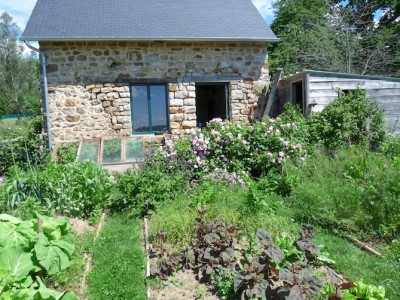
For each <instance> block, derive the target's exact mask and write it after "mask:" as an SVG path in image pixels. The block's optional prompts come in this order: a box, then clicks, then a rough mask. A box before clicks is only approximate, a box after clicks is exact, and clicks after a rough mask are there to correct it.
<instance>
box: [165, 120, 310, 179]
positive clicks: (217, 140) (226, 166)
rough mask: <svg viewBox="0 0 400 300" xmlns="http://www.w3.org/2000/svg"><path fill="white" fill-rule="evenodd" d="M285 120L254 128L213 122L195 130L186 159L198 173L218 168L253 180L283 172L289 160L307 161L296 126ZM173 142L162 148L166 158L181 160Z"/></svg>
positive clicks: (218, 121) (258, 124)
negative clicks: (245, 174)
mask: <svg viewBox="0 0 400 300" xmlns="http://www.w3.org/2000/svg"><path fill="white" fill-rule="evenodd" d="M282 120H283V119H280V118H277V119H265V120H264V121H262V122H255V123H254V124H252V125H249V124H246V123H245V122H229V121H222V120H221V119H214V120H211V121H210V123H208V125H207V127H206V128H204V129H202V130H198V131H196V130H192V131H191V132H190V137H187V138H186V139H187V140H186V145H189V149H188V152H186V154H185V160H186V161H187V163H189V165H190V166H191V169H192V170H193V172H195V173H197V174H207V173H210V172H213V171H214V170H216V169H219V170H224V171H225V170H226V172H229V173H232V174H233V173H235V174H236V176H237V175H238V174H240V173H241V172H246V173H249V174H250V175H251V176H253V177H261V176H264V175H266V174H267V173H268V172H269V171H270V170H271V169H280V166H281V165H282V164H283V163H284V162H286V161H288V160H292V161H298V160H304V159H305V155H306V153H305V150H304V149H303V146H302V144H301V143H300V142H299V139H298V135H297V134H296V131H297V129H298V128H297V125H296V124H294V123H285V122H283V121H282ZM176 148H177V147H176V146H175V144H174V143H173V142H172V141H171V142H169V143H168V144H167V145H166V146H165V147H164V148H163V149H162V155H163V157H167V158H169V159H170V158H171V157H179V155H180V154H181V152H179V151H177V150H176Z"/></svg>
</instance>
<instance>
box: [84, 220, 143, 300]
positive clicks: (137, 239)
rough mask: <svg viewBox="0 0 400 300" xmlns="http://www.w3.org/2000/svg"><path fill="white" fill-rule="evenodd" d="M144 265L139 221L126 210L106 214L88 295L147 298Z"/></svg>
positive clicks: (113, 297)
mask: <svg viewBox="0 0 400 300" xmlns="http://www.w3.org/2000/svg"><path fill="white" fill-rule="evenodd" d="M144 268H145V258H144V251H143V247H142V241H141V228H140V221H139V220H138V219H132V218H130V217H129V216H127V215H124V214H115V215H112V216H109V217H107V219H106V225H105V227H104V228H103V230H102V232H101V234H100V236H99V237H98V239H97V240H96V245H95V249H94V255H93V269H92V271H91V273H90V274H89V277H88V285H89V291H88V293H87V294H88V298H89V299H91V300H97V299H102V300H104V299H110V300H111V299H113V300H120V299H130V300H142V299H143V300H145V299H147V298H146V287H145V271H144Z"/></svg>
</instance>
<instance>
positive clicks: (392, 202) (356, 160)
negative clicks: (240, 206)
mask: <svg viewBox="0 0 400 300" xmlns="http://www.w3.org/2000/svg"><path fill="white" fill-rule="evenodd" d="M399 162H400V161H399V159H398V158H390V157H387V156H386V155H385V154H383V153H377V152H371V151H369V150H368V149H366V148H365V147H362V146H358V147H350V148H346V149H342V150H340V151H338V152H336V153H335V154H334V156H332V155H331V154H326V153H325V152H324V151H320V152H316V153H315V154H314V156H313V157H310V158H309V160H308V161H307V163H306V164H305V165H303V166H302V167H301V168H298V169H295V170H293V171H292V173H291V175H290V176H293V177H296V181H297V182H298V183H299V184H297V185H296V186H295V187H292V193H291V195H290V197H289V199H290V200H289V203H290V207H291V208H292V209H293V211H294V217H295V219H297V220H299V221H306V222H311V223H314V224H320V225H321V226H324V227H328V228H331V229H333V228H335V229H342V230H345V231H352V232H358V233H362V235H364V236H366V237H379V238H381V239H386V240H389V241H390V240H392V239H394V238H396V237H398V236H399V235H400V225H399V222H398V220H399V218H400V184H399V182H400V163H399Z"/></svg>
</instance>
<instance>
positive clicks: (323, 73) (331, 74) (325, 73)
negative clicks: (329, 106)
mask: <svg viewBox="0 0 400 300" xmlns="http://www.w3.org/2000/svg"><path fill="white" fill-rule="evenodd" d="M305 74H310V75H319V76H325V77H339V78H350V79H351V78H353V79H369V80H385V81H393V82H400V78H396V77H385V76H374V75H361V74H354V73H340V72H328V71H316V70H307V69H304V70H303V71H301V72H298V73H296V74H292V75H290V76H287V77H285V78H283V79H282V80H284V79H288V78H293V77H295V76H300V75H305Z"/></svg>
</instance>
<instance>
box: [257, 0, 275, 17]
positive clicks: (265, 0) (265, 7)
mask: <svg viewBox="0 0 400 300" xmlns="http://www.w3.org/2000/svg"><path fill="white" fill-rule="evenodd" d="M252 1H253V4H254V5H255V6H256V7H257V9H258V11H259V12H260V14H261V15H262V16H263V18H264V19H266V20H272V18H273V16H274V11H273V9H272V5H273V4H274V2H275V0H252Z"/></svg>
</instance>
